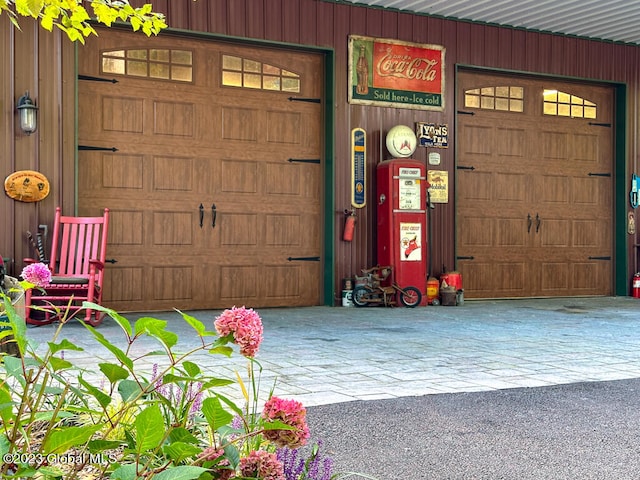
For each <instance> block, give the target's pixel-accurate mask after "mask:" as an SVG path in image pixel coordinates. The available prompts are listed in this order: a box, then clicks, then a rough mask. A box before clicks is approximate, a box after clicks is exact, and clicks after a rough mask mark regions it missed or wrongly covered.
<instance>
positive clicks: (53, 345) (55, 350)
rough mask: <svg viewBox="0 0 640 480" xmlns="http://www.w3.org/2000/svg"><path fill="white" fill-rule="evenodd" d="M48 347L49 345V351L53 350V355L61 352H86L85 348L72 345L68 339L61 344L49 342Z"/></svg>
mask: <svg viewBox="0 0 640 480" xmlns="http://www.w3.org/2000/svg"><path fill="white" fill-rule="evenodd" d="M47 345H49V350H51V353H52V354H54V353H58V352H59V351H60V350H74V351H76V352H84V348H82V347H79V346H77V345H76V344H74V343H71V342H70V341H69V340H67V339H66V338H65V339H64V340H62V341H61V342H60V343H54V342H47Z"/></svg>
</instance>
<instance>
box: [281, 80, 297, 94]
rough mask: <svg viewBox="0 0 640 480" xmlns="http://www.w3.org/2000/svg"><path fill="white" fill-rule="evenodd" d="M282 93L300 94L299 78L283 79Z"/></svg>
mask: <svg viewBox="0 0 640 480" xmlns="http://www.w3.org/2000/svg"><path fill="white" fill-rule="evenodd" d="M282 91H283V92H293V93H300V79H299V78H283V79H282Z"/></svg>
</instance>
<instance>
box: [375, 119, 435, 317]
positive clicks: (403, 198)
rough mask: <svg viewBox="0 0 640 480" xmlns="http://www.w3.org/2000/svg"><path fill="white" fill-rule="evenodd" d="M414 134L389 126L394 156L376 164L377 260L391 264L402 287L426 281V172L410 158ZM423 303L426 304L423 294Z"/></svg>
mask: <svg viewBox="0 0 640 480" xmlns="http://www.w3.org/2000/svg"><path fill="white" fill-rule="evenodd" d="M417 143H418V142H417V138H416V135H415V133H414V131H413V130H412V129H411V128H410V127H407V126H405V125H398V126H395V127H393V128H392V129H391V130H389V133H388V134H387V138H386V144H387V149H388V150H389V153H390V154H391V155H392V156H393V157H394V158H392V159H390V160H385V161H383V162H380V163H379V164H378V166H377V168H376V180H377V182H376V187H377V204H378V205H377V213H378V223H377V234H378V245H377V253H378V264H379V265H390V266H392V267H393V276H394V279H393V280H394V281H395V282H397V283H398V284H399V285H400V286H401V287H404V286H407V285H414V286H416V287H418V288H419V289H420V290H421V291H426V285H427V260H428V259H427V252H428V250H427V226H426V219H427V216H426V213H427V212H426V196H427V187H428V183H427V180H426V178H427V172H426V166H425V165H424V164H423V162H420V161H418V160H415V159H412V158H409V157H411V155H413V153H414V152H415V149H416V146H417ZM421 304H422V305H426V304H427V296H426V295H423V298H422V303H421Z"/></svg>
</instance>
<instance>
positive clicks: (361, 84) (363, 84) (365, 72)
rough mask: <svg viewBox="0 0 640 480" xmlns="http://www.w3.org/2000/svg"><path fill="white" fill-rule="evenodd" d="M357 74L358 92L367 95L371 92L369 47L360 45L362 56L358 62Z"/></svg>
mask: <svg viewBox="0 0 640 480" xmlns="http://www.w3.org/2000/svg"><path fill="white" fill-rule="evenodd" d="M356 76H357V78H358V83H357V85H356V93H357V94H359V95H366V94H368V93H369V60H367V48H366V47H365V46H364V45H360V57H359V58H358V63H357V64H356Z"/></svg>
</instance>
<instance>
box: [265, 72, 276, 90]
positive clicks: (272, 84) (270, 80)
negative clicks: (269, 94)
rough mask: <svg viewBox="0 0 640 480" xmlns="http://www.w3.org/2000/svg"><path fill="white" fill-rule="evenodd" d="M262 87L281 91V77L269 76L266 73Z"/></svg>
mask: <svg viewBox="0 0 640 480" xmlns="http://www.w3.org/2000/svg"><path fill="white" fill-rule="evenodd" d="M262 88H264V89H265V90H277V91H280V77H268V76H266V75H265V76H264V77H263V79H262Z"/></svg>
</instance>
